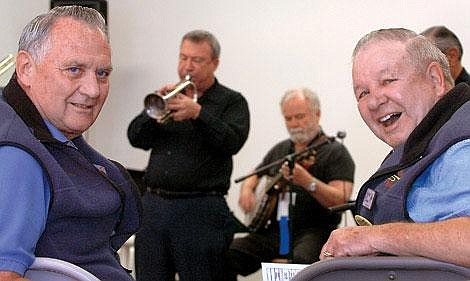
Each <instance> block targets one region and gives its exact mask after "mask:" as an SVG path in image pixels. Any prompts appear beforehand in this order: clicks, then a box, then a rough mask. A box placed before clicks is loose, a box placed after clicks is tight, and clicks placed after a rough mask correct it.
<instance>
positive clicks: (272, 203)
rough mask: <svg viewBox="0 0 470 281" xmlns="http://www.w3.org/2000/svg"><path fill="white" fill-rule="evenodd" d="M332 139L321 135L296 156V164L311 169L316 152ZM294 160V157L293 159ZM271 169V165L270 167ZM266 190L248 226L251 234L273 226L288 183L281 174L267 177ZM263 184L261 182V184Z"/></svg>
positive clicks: (261, 194) (281, 161)
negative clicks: (281, 196) (275, 214)
mask: <svg viewBox="0 0 470 281" xmlns="http://www.w3.org/2000/svg"><path fill="white" fill-rule="evenodd" d="M331 141H332V139H331V138H329V137H327V136H325V135H321V136H320V137H319V138H318V139H317V140H316V141H315V142H314V143H313V144H312V145H310V146H309V147H307V148H306V149H305V150H303V151H301V152H299V153H296V154H295V162H297V163H299V164H301V165H302V166H303V167H304V168H309V167H310V166H312V165H314V164H315V157H316V153H317V152H316V150H317V149H318V148H319V147H320V146H322V145H324V144H327V143H329V142H331ZM287 158H288V157H284V158H283V159H280V161H276V162H275V163H276V164H279V163H283V162H286V161H288V160H287ZM291 158H292V157H291ZM269 167H271V165H269ZM265 178H266V179H265V185H264V188H262V189H261V191H260V192H259V193H258V194H257V198H258V200H257V201H258V204H257V206H256V208H255V211H254V212H253V214H254V217H253V218H252V219H251V222H250V223H249V224H248V230H249V231H250V232H257V231H259V230H260V229H263V228H267V227H268V226H269V225H270V224H271V218H272V216H273V214H274V212H275V210H276V208H277V203H278V198H279V194H281V193H282V192H286V191H287V184H288V181H287V180H286V179H285V178H284V177H283V175H282V173H281V172H279V173H277V174H276V175H275V176H273V177H268V176H266V177H265ZM260 184H261V182H260Z"/></svg>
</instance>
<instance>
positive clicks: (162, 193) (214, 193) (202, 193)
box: [147, 187, 224, 199]
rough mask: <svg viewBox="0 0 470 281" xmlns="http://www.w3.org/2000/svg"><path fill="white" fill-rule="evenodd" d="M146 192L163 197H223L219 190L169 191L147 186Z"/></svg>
mask: <svg viewBox="0 0 470 281" xmlns="http://www.w3.org/2000/svg"><path fill="white" fill-rule="evenodd" d="M147 192H149V193H152V194H155V195H157V196H160V197H162V198H165V199H182V198H197V197H206V196H220V197H224V193H223V192H220V191H169V190H166V189H161V188H153V187H147Z"/></svg>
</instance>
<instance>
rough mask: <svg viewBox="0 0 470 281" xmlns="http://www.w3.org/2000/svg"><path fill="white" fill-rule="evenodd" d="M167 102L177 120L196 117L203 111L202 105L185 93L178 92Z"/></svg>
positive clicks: (172, 115) (174, 118)
mask: <svg viewBox="0 0 470 281" xmlns="http://www.w3.org/2000/svg"><path fill="white" fill-rule="evenodd" d="M166 102H167V108H168V109H169V110H170V111H171V117H172V118H173V120H175V121H183V120H188V119H196V118H197V117H198V116H199V112H200V111H201V105H200V104H198V103H197V102H196V101H194V100H193V98H192V97H191V98H190V97H188V96H186V95H184V94H177V95H176V96H174V97H172V98H170V99H168V100H167V101H166Z"/></svg>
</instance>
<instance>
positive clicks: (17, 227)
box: [0, 121, 73, 275]
mask: <svg viewBox="0 0 470 281" xmlns="http://www.w3.org/2000/svg"><path fill="white" fill-rule="evenodd" d="M46 125H47V128H48V129H49V131H50V132H51V134H52V136H53V137H54V138H55V139H57V140H58V141H60V142H67V143H68V144H71V145H73V143H72V142H70V141H69V140H68V139H67V138H66V137H65V136H64V134H62V132H60V131H59V130H58V129H57V128H55V127H54V126H53V125H52V124H51V123H49V122H47V121H46ZM0 159H1V161H0V202H1V203H0V271H13V272H17V273H19V274H20V275H23V274H24V272H25V271H26V269H27V268H28V267H29V266H30V265H31V264H32V263H33V261H34V258H35V256H34V251H35V247H36V243H37V241H38V240H39V237H40V236H41V234H42V232H43V231H44V228H45V225H46V220H47V212H48V208H49V201H50V196H51V194H50V193H51V190H50V185H49V182H48V181H47V176H46V173H45V172H44V171H43V169H42V167H41V166H40V165H39V163H38V162H37V161H36V160H35V159H34V158H33V157H32V156H31V155H30V154H29V153H27V152H26V151H24V150H22V149H20V148H18V147H15V146H0Z"/></svg>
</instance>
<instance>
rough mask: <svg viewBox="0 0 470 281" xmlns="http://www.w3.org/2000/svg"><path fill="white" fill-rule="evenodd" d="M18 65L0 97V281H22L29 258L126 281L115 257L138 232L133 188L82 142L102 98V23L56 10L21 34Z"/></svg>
mask: <svg viewBox="0 0 470 281" xmlns="http://www.w3.org/2000/svg"><path fill="white" fill-rule="evenodd" d="M16 57H17V58H16V71H15V73H14V74H13V77H12V78H11V80H10V81H9V83H8V85H7V86H6V87H5V89H4V90H3V94H2V96H1V97H0V124H1V125H0V159H1V162H0V202H1V204H0V225H1V226H0V280H26V279H24V278H22V277H21V276H23V274H24V273H25V271H26V270H27V269H28V267H29V266H30V265H31V264H32V263H33V261H34V258H35V257H51V258H56V259H61V260H65V261H68V262H71V263H73V264H76V265H78V266H80V267H82V268H84V269H86V270H88V271H89V272H91V273H92V274H94V275H95V276H96V277H98V278H99V279H100V280H113V281H116V280H122V281H124V280H133V279H132V277H131V276H130V275H129V273H128V272H126V270H125V269H124V268H123V267H122V266H121V265H120V263H119V261H118V259H117V254H116V252H117V250H118V249H119V248H120V247H121V245H122V244H124V242H125V241H126V240H127V239H128V238H129V237H130V236H131V235H132V234H133V233H134V232H135V231H136V230H137V228H138V225H139V210H140V201H139V200H140V199H139V196H138V194H137V192H136V190H137V188H136V186H135V184H134V183H133V182H132V181H131V180H130V178H129V176H128V175H127V174H126V173H125V169H123V167H122V166H120V165H119V164H117V163H115V162H112V161H109V160H108V159H106V158H105V157H103V156H102V155H100V154H99V153H98V152H96V151H95V150H94V149H93V148H91V147H90V146H88V144H87V143H86V142H85V141H84V139H83V137H82V136H81V135H82V133H83V132H84V131H86V130H87V129H88V128H89V127H90V126H91V125H92V124H93V122H94V121H95V120H96V117H97V116H98V113H99V112H100V110H101V108H102V106H103V103H104V102H105V100H106V97H107V95H108V90H109V79H108V76H109V74H110V73H111V70H112V66H111V49H110V46H109V38H108V35H107V31H106V25H105V22H104V19H103V18H102V17H101V15H100V14H99V13H98V12H97V11H95V10H93V9H90V8H84V7H78V6H67V7H65V6H64V7H56V8H54V9H52V10H51V11H49V12H48V13H47V14H42V15H39V16H37V17H36V18H35V19H33V20H32V21H31V22H30V23H29V24H28V25H27V26H26V27H25V28H24V30H23V33H22V35H21V38H20V41H19V51H18V54H17V56H16Z"/></svg>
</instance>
